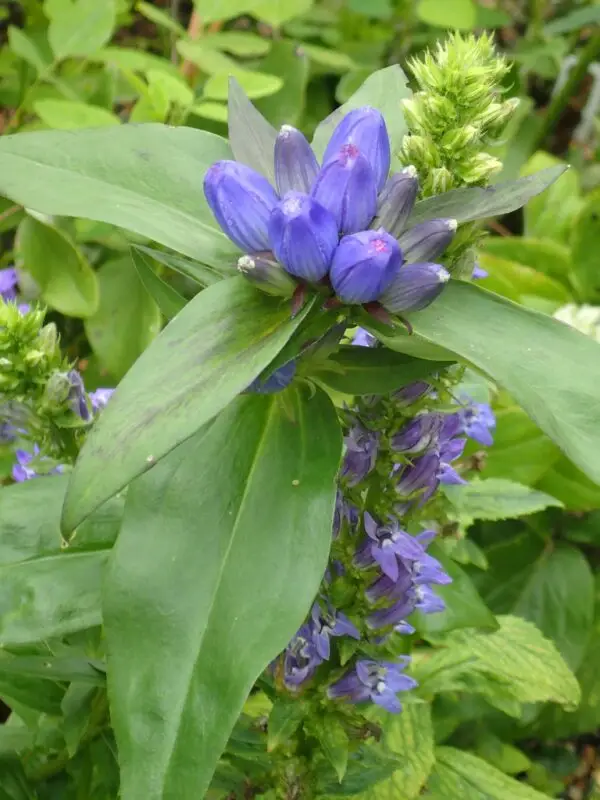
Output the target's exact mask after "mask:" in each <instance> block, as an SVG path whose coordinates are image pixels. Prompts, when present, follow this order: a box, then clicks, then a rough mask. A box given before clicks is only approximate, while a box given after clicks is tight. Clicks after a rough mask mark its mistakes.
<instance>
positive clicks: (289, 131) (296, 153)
mask: <svg viewBox="0 0 600 800" xmlns="http://www.w3.org/2000/svg"><path fill="white" fill-rule="evenodd" d="M318 172H319V162H318V161H317V157H316V156H315V154H314V153H313V151H312V147H311V146H310V144H309V143H308V142H307V140H306V138H305V136H304V134H302V133H300V131H299V130H296V128H293V127H292V126H291V125H283V126H282V127H281V130H280V131H279V135H278V136H277V139H276V140H275V184H276V186H277V191H278V193H279V196H280V197H283V196H284V195H285V194H287V192H292V191H295V192H304V193H305V194H308V193H309V192H310V190H311V189H312V187H313V185H314V182H315V179H316V177H317V174H318Z"/></svg>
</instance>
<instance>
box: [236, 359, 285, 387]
mask: <svg viewBox="0 0 600 800" xmlns="http://www.w3.org/2000/svg"><path fill="white" fill-rule="evenodd" d="M295 375H296V362H295V361H288V362H287V364H284V365H283V366H282V367H279V369H276V370H275V372H273V374H272V375H269V377H268V378H266V379H265V380H261V379H260V378H255V379H254V380H253V381H252V383H251V384H250V386H248V388H247V389H246V391H247V392H249V393H250V394H276V393H277V392H282V391H283V390H284V389H286V388H287V387H288V386H289V385H290V383H291V382H292V381H293V380H294V376H295Z"/></svg>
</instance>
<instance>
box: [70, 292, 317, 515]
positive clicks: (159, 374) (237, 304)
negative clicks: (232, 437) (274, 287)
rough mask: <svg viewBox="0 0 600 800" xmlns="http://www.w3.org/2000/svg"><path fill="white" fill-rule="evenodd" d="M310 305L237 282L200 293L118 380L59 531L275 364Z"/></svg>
mask: <svg viewBox="0 0 600 800" xmlns="http://www.w3.org/2000/svg"><path fill="white" fill-rule="evenodd" d="M309 308H310V304H307V305H306V306H305V308H304V309H303V311H302V312H301V313H300V314H298V315H297V316H296V317H295V318H294V319H293V320H290V309H289V303H288V302H286V301H283V302H282V301H280V300H278V299H275V298H271V297H268V296H267V295H265V294H263V293H262V292H259V291H257V290H256V289H254V288H253V287H252V286H250V285H248V284H247V283H246V281H245V280H244V279H243V278H242V277H240V276H236V277H235V278H230V279H229V280H226V281H221V282H220V283H217V284H214V286H211V287H210V288H209V289H205V290H204V291H203V292H201V293H200V294H199V295H197V296H196V297H195V298H194V299H193V300H192V301H191V302H190V303H188V304H187V306H186V307H185V308H184V309H183V310H182V311H181V312H180V313H179V314H178V315H177V317H176V318H175V319H174V320H172V322H171V323H170V324H169V325H168V326H167V327H166V328H165V329H164V330H163V331H162V333H161V334H160V335H159V336H158V337H157V339H156V340H155V341H154V342H153V343H152V345H151V346H150V347H149V348H148V349H147V350H146V351H145V352H144V353H143V354H142V356H141V357H140V358H139V360H138V361H137V362H136V363H135V365H134V366H133V367H132V369H131V370H130V371H129V372H128V374H127V375H126V377H125V378H124V379H123V381H122V382H121V384H120V385H119V387H118V388H117V391H116V392H115V394H114V395H113V397H112V398H111V401H110V403H109V404H108V405H107V407H106V408H105V409H104V411H103V412H102V414H101V415H100V417H99V419H98V421H97V422H96V424H95V426H94V429H93V430H92V432H91V433H90V435H89V436H88V438H87V440H86V442H85V444H84V446H83V449H82V450H81V453H80V455H79V459H78V460H77V463H76V464H75V468H74V470H73V474H72V477H71V483H70V486H69V491H68V492H67V498H66V500H65V508H64V512H63V514H64V516H63V524H64V526H65V529H67V530H72V529H73V528H74V527H75V526H76V525H77V524H78V523H79V522H80V521H81V520H82V519H84V518H85V517H86V516H87V515H88V514H90V512H92V511H93V510H94V509H95V508H97V507H98V506H99V505H100V504H101V503H102V502H104V500H107V499H108V498H109V497H112V495H114V494H116V492H118V491H119V489H121V488H122V487H123V486H125V485H126V484H128V483H129V482H130V481H131V480H133V478H135V477H136V476H137V475H140V474H141V473H142V472H145V471H146V470H148V469H150V467H152V466H153V465H154V464H156V462H158V461H160V459H161V458H163V456H165V455H166V454H167V453H169V452H170V451H171V450H173V449H174V448H175V447H177V445H178V444H181V442H183V441H185V440H186V439H188V438H189V437H190V436H192V435H193V434H194V433H195V432H196V431H197V430H199V429H200V428H201V427H202V425H204V423H205V422H208V421H209V420H210V419H211V418H212V417H214V416H215V415H216V414H218V413H219V411H221V409H223V408H224V407H225V406H226V405H228V404H229V403H230V402H231V401H232V400H233V399H234V397H235V396H236V395H237V394H239V393H240V392H242V391H244V389H246V388H247V386H248V385H249V384H250V383H251V382H252V381H253V380H254V378H256V376H257V375H258V374H259V373H261V372H262V371H263V369H265V367H266V366H267V365H268V364H269V363H270V362H271V361H272V360H273V358H275V356H276V355H277V353H278V352H279V351H280V350H281V348H282V347H283V346H284V344H285V343H286V342H287V340H288V339H289V338H290V336H291V335H292V333H293V332H294V331H295V330H296V328H297V327H298V326H299V325H300V323H301V322H302V320H303V319H304V316H305V314H306V313H307V311H308V310H309Z"/></svg>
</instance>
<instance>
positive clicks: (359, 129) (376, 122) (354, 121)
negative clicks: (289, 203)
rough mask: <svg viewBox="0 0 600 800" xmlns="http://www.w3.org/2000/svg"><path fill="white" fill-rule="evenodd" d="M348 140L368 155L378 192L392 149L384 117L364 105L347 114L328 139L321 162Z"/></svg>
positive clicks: (346, 143) (335, 154) (386, 170)
mask: <svg viewBox="0 0 600 800" xmlns="http://www.w3.org/2000/svg"><path fill="white" fill-rule="evenodd" d="M348 144H352V145H354V146H355V147H357V148H358V149H359V150H360V152H361V153H362V154H363V155H364V157H365V158H366V159H367V161H368V162H369V164H370V165H371V169H372V170H373V174H374V175H375V183H376V185H377V191H378V192H380V191H381V189H382V188H383V185H384V183H385V182H386V180H387V176H388V173H389V171H390V159H391V153H390V138H389V136H388V132H387V128H386V126H385V120H384V119H383V116H382V115H381V113H380V112H379V111H377V109H376V108H372V107H371V106H364V107H363V108H357V109H355V110H354V111H350V113H349V114H346V116H345V117H344V118H343V119H342V121H341V122H340V123H339V125H338V126H337V128H336V129H335V130H334V132H333V135H332V137H331V139H330V140H329V144H328V145H327V149H326V150H325V155H324V156H323V164H327V162H328V161H330V160H331V159H332V158H335V157H336V156H337V154H338V152H339V151H340V148H342V147H343V146H344V145H348Z"/></svg>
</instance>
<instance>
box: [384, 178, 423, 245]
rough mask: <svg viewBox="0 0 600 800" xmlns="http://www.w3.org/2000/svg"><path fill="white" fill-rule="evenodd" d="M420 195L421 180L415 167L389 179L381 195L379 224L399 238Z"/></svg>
mask: <svg viewBox="0 0 600 800" xmlns="http://www.w3.org/2000/svg"><path fill="white" fill-rule="evenodd" d="M418 193H419V179H418V178H417V170H416V169H415V168H414V167H405V168H404V169H403V170H402V171H401V172H398V173H396V174H395V175H392V176H391V177H390V178H388V180H387V183H386V184H385V186H384V187H383V191H382V192H381V194H380V195H379V199H378V204H377V222H378V223H379V224H380V225H381V227H382V228H385V230H386V231H388V232H389V233H391V234H392V235H393V236H397V235H399V234H400V233H402V232H403V231H404V229H405V228H406V223H407V222H408V219H409V217H410V215H411V212H412V210H413V206H414V204H415V201H416V199H417V195H418Z"/></svg>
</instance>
